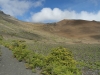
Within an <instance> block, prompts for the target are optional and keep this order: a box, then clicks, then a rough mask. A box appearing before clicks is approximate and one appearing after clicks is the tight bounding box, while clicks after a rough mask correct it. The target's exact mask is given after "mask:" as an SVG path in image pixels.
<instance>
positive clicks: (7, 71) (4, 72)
mask: <svg viewBox="0 0 100 75" xmlns="http://www.w3.org/2000/svg"><path fill="white" fill-rule="evenodd" d="M1 52H2V56H0V75H39V73H32V71H31V70H29V69H26V68H25V65H24V63H23V62H18V60H17V59H15V58H13V55H12V52H11V51H10V50H9V49H8V48H5V47H3V46H1Z"/></svg>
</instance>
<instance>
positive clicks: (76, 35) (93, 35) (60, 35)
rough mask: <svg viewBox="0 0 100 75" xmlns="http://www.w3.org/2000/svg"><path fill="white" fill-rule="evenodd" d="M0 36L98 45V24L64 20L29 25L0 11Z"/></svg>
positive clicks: (99, 40)
mask: <svg viewBox="0 0 100 75" xmlns="http://www.w3.org/2000/svg"><path fill="white" fill-rule="evenodd" d="M0 35H3V36H4V37H5V38H6V39H8V38H9V39H13V38H21V39H26V40H42V41H48V40H50V41H54V40H56V42H67V43H70V42H72V43H73V42H74V43H75V42H80V43H100V22H96V21H85V20H67V19H64V20H62V21H59V22H57V23H47V24H42V23H30V22H23V21H19V20H17V19H16V18H14V17H12V16H10V15H7V14H5V13H3V12H2V11H0ZM52 38H53V39H52Z"/></svg>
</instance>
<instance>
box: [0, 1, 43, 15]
mask: <svg viewBox="0 0 100 75" xmlns="http://www.w3.org/2000/svg"><path fill="white" fill-rule="evenodd" d="M42 2H43V0H37V1H34V2H31V1H30V0H0V8H1V10H2V11H4V12H5V13H6V14H10V15H12V16H20V15H23V14H24V13H25V12H27V11H28V10H29V9H30V8H31V7H38V6H41V5H42Z"/></svg>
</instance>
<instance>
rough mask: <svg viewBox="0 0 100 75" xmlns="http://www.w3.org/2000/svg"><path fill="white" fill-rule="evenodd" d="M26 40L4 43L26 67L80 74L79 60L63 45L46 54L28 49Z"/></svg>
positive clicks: (49, 73) (62, 74) (65, 74)
mask: <svg viewBox="0 0 100 75" xmlns="http://www.w3.org/2000/svg"><path fill="white" fill-rule="evenodd" d="M24 42H25V41H20V40H14V41H12V42H5V43H3V45H5V46H6V47H8V48H9V49H10V50H12V52H13V56H14V57H15V58H17V59H18V60H19V61H24V62H25V63H26V68H29V69H32V71H33V72H36V70H35V69H36V68H40V69H41V70H42V71H41V73H42V74H44V75H80V74H81V72H80V70H79V69H78V68H77V62H76V61H75V60H74V58H73V55H72V53H71V52H70V51H69V50H68V49H66V48H63V47H58V48H55V49H53V50H52V51H51V52H50V53H49V55H47V56H44V55H42V54H38V53H36V52H34V51H31V50H28V49H27V46H26V45H25V43H24Z"/></svg>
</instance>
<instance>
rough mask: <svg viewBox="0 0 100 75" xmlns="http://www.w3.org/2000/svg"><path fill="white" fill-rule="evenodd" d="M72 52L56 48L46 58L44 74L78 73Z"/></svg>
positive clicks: (76, 74) (67, 74)
mask: <svg viewBox="0 0 100 75" xmlns="http://www.w3.org/2000/svg"><path fill="white" fill-rule="evenodd" d="M76 65H77V63H76V61H75V60H74V58H73V56H72V53H71V52H70V51H69V50H67V49H66V48H62V47H59V48H56V49H53V50H52V52H51V53H50V54H49V55H48V56H47V58H46V66H45V67H44V68H43V72H42V73H43V74H44V75H80V74H81V73H80V71H79V70H78V69H77V66H76Z"/></svg>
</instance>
